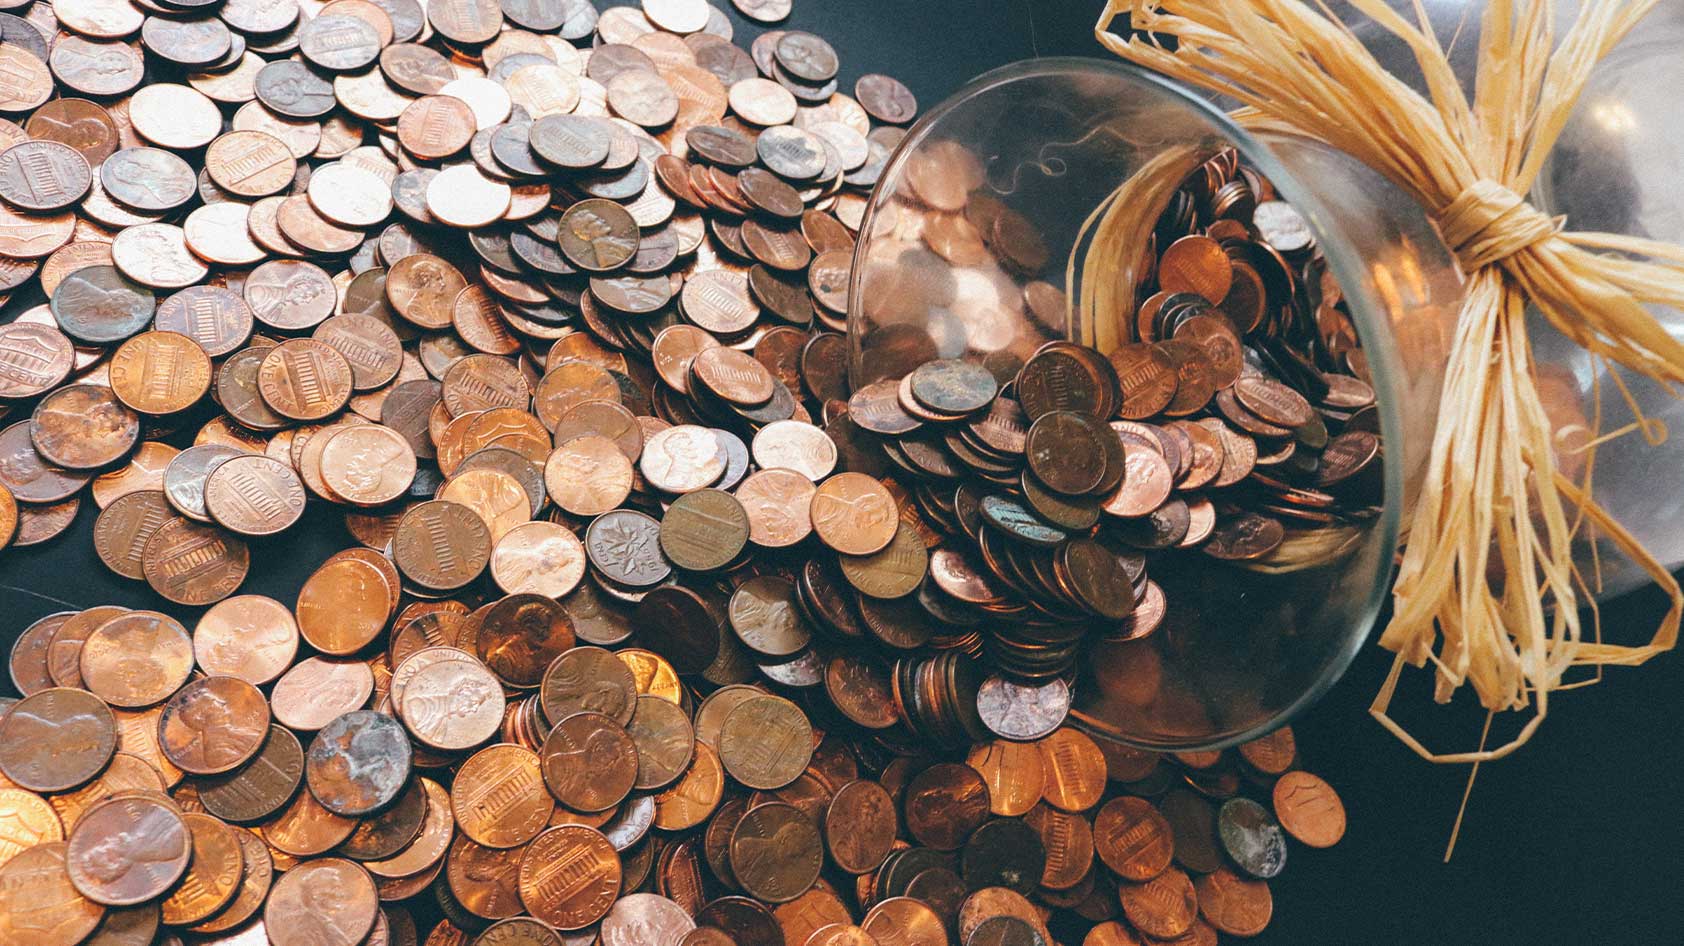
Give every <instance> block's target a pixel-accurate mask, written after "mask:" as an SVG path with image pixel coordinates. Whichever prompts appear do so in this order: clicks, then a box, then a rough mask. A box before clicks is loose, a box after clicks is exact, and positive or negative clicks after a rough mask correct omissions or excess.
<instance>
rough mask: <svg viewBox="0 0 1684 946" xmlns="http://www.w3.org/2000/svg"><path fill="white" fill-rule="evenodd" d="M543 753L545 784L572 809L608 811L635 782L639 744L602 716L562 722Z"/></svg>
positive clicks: (585, 715)
mask: <svg viewBox="0 0 1684 946" xmlns="http://www.w3.org/2000/svg"><path fill="white" fill-rule="evenodd" d="M540 754H541V756H542V759H543V771H544V783H545V784H546V785H547V786H549V790H550V793H551V794H553V795H554V796H555V797H556V798H557V800H559V801H560V802H561V803H562V804H564V805H566V806H567V807H568V808H571V809H573V810H574V811H582V812H593V811H605V810H607V809H610V808H612V807H614V806H615V805H617V804H619V803H620V801H621V800H622V799H624V798H625V797H626V795H627V794H629V793H630V792H631V790H632V786H633V785H634V784H635V783H636V782H637V768H638V765H637V763H638V756H637V745H636V744H635V743H634V742H633V741H632V737H631V736H630V735H629V734H627V732H626V730H625V729H624V728H623V727H622V726H621V725H620V724H619V723H618V722H616V721H615V720H613V719H611V718H609V717H607V716H604V715H602V714H601V713H593V712H582V713H574V714H572V715H570V716H567V717H565V718H563V719H562V720H561V721H560V722H558V723H557V724H556V725H555V728H554V729H551V730H550V734H549V735H548V736H547V737H545V739H544V745H543V749H542V751H541V753H540Z"/></svg>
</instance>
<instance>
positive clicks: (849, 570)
mask: <svg viewBox="0 0 1684 946" xmlns="http://www.w3.org/2000/svg"><path fill="white" fill-rule="evenodd" d="M839 560H840V562H841V564H842V574H843V575H844V576H845V577H846V578H847V579H848V583H849V584H851V585H853V586H854V587H855V588H857V589H858V590H859V591H860V592H861V593H862V594H865V595H869V596H870V597H873V598H882V599H891V598H903V597H905V596H907V595H909V594H911V593H912V592H914V591H916V590H917V589H918V587H919V585H920V584H922V582H923V581H924V576H925V575H927V574H928V573H929V561H930V560H929V554H928V553H927V552H926V551H925V549H924V540H923V539H922V538H920V537H919V536H918V533H917V531H916V530H914V529H913V527H912V526H909V525H907V524H906V523H904V522H902V523H899V525H898V526H897V528H896V531H895V537H894V539H893V540H891V541H890V543H889V544H888V545H887V546H886V547H884V548H883V549H882V550H881V551H878V552H874V553H872V554H870V555H860V556H854V555H842V556H839Z"/></svg>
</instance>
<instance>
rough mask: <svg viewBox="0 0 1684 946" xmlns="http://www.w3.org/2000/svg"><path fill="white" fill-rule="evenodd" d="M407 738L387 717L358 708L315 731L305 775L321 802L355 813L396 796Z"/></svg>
mask: <svg viewBox="0 0 1684 946" xmlns="http://www.w3.org/2000/svg"><path fill="white" fill-rule="evenodd" d="M409 767H410V748H409V737H408V736H407V735H406V734H405V733H404V730H403V727H402V726H401V725H400V724H399V723H398V722H397V720H395V719H393V718H392V717H390V716H387V715H384V714H381V713H376V712H372V711H370V710H361V711H358V712H354V713H346V714H345V715H343V716H341V717H339V718H338V719H335V720H334V721H333V722H331V723H329V724H328V725H327V726H326V727H325V728H324V729H322V730H321V731H320V732H318V733H316V738H315V740H314V741H313V742H311V743H310V751H309V754H308V755H307V756H306V757H305V768H304V774H305V778H306V779H307V780H308V784H309V786H310V791H311V792H312V793H313V794H314V795H315V796H316V800H317V801H319V802H321V803H322V806H323V807H325V808H327V810H329V811H331V812H333V813H334V814H338V815H344V816H346V817H348V818H360V817H364V816H366V815H370V814H373V813H374V812H376V811H379V810H381V809H383V808H385V807H386V806H387V805H390V804H391V803H392V802H394V801H396V800H397V797H398V794H399V793H400V792H402V791H403V788H404V786H405V784H406V783H407V782H408V780H409Z"/></svg>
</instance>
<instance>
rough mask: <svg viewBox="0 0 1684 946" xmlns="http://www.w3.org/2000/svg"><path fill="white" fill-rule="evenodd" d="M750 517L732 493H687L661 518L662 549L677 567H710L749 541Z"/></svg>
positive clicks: (729, 559) (733, 557)
mask: <svg viewBox="0 0 1684 946" xmlns="http://www.w3.org/2000/svg"><path fill="white" fill-rule="evenodd" d="M748 533H749V518H748V513H747V512H746V511H745V510H744V509H743V507H742V504H741V503H739V502H738V501H737V500H736V498H735V497H733V496H732V495H731V494H729V493H725V492H722V491H720V490H716V489H703V490H698V491H696V492H693V493H686V494H685V495H683V496H680V497H678V499H676V500H674V501H673V503H672V505H671V506H670V507H669V508H668V509H667V514H666V516H665V517H664V518H663V519H662V520H661V550H662V551H663V552H665V553H666V555H667V558H668V559H669V560H670V561H671V562H672V563H673V564H674V565H677V566H678V567H680V568H685V569H689V570H691V571H713V570H716V569H720V568H724V567H726V566H727V565H729V564H730V563H731V562H733V561H734V560H736V558H737V556H738V555H739V554H740V553H741V552H742V550H743V548H744V547H745V546H747V544H748Z"/></svg>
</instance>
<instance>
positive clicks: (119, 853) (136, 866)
mask: <svg viewBox="0 0 1684 946" xmlns="http://www.w3.org/2000/svg"><path fill="white" fill-rule="evenodd" d="M192 843H193V842H192V834H191V832H190V830H189V827H188V825H187V824H186V823H185V822H184V821H183V820H182V815H181V813H180V812H178V811H177V810H175V809H174V808H173V807H171V806H170V805H169V804H168V803H166V802H164V801H158V800H154V799H151V798H145V797H128V798H112V799H108V800H106V801H103V802H100V803H99V804H97V805H94V806H93V807H92V808H90V809H88V811H87V812H85V813H84V814H83V816H82V818H81V820H80V821H78V822H77V823H76V830H75V831H73V832H72V833H71V836H70V841H69V844H68V845H67V847H66V851H65V866H66V867H67V868H68V870H69V875H70V883H71V884H73V885H74V886H75V887H76V889H77V891H79V892H80V893H81V894H82V896H84V897H87V898H88V899H89V900H92V901H94V902H95V903H101V904H105V905H107V906H132V905H134V904H137V903H144V902H146V901H148V900H152V899H155V898H157V897H160V896H162V895H163V894H164V892H165V891H167V890H169V889H170V887H171V886H173V885H174V884H175V883H176V881H178V880H180V879H181V877H182V875H183V874H184V873H185V872H186V871H187V864H188V862H189V860H191V859H192V856H193V847H192Z"/></svg>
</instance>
